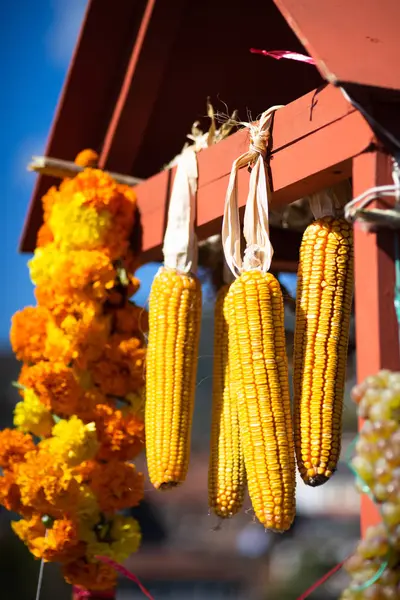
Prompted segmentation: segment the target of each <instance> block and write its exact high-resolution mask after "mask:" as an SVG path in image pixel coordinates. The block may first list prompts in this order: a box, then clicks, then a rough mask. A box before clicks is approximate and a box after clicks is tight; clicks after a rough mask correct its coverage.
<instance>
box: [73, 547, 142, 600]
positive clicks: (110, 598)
mask: <svg viewBox="0 0 400 600" xmlns="http://www.w3.org/2000/svg"><path fill="white" fill-rule="evenodd" d="M96 558H97V560H99V561H100V562H102V563H105V564H106V565H109V566H110V567H112V568H113V569H114V570H115V571H117V572H118V573H120V574H121V575H123V576H124V577H126V578H127V579H129V580H130V581H133V582H134V583H136V585H137V586H138V588H139V589H140V591H141V592H142V593H143V594H144V595H145V596H146V598H148V599H149V600H154V598H153V596H152V595H151V594H150V592H148V591H147V590H146V588H145V587H144V585H143V584H142V583H141V582H140V580H139V578H138V577H136V575H134V574H133V573H131V572H130V571H128V569H126V568H125V567H123V566H122V565H120V564H119V563H117V562H115V561H114V560H112V559H111V558H108V556H96ZM73 592H74V594H75V596H76V598H77V599H78V600H81V599H82V600H83V598H92V597H93V592H91V591H90V590H85V589H83V588H81V587H78V586H74V588H73ZM96 597H97V598H104V600H114V598H115V595H114V594H113V593H112V592H96Z"/></svg>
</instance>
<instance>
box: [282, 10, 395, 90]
mask: <svg viewBox="0 0 400 600" xmlns="http://www.w3.org/2000/svg"><path fill="white" fill-rule="evenodd" d="M274 2H275V4H276V5H277V7H278V8H279V10H280V11H281V13H282V14H283V16H284V17H285V19H286V21H287V22H288V24H289V25H290V27H291V28H292V29H293V31H294V32H295V33H296V35H297V36H298V38H299V39H300V40H301V42H302V43H303V44H304V47H305V48H306V49H307V50H308V53H309V54H310V55H311V56H313V58H314V59H315V60H316V63H317V67H318V69H319V70H320V72H321V74H322V76H323V77H324V78H325V79H326V80H327V81H329V82H331V83H337V82H340V83H358V84H362V85H370V86H376V87H382V88H391V89H397V90H399V89H400V70H399V68H398V56H399V30H398V24H399V22H400V2H399V1H398V0H334V1H332V0H328V1H325V2H321V0H301V1H299V0H274Z"/></svg>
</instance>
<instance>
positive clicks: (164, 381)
mask: <svg viewBox="0 0 400 600" xmlns="http://www.w3.org/2000/svg"><path fill="white" fill-rule="evenodd" d="M200 319H201V287H200V282H199V280H198V279H197V277H195V276H194V275H185V274H180V273H178V272H177V271H175V270H172V269H167V268H162V269H160V271H159V273H158V274H157V275H156V277H155V279H154V282H153V285H152V288H151V292H150V299H149V340H148V349H147V361H146V364H147V367H146V412H145V424H146V453H147V464H148V469H149V476H150V481H151V482H152V484H153V485H154V487H156V488H160V489H168V488H171V487H174V486H177V485H179V484H180V483H182V482H183V481H184V480H185V477H186V473H187V469H188V463H189V454H190V437H191V425H192V417H193V408H194V396H195V387H196V371H197V356H198V345H199V333H200Z"/></svg>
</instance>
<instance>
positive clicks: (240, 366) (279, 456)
mask: <svg viewBox="0 0 400 600" xmlns="http://www.w3.org/2000/svg"><path fill="white" fill-rule="evenodd" d="M229 304H230V306H229V309H230V310H229V345H230V349H231V351H232V378H233V382H234V386H235V391H236V397H237V402H238V411H239V424H240V435H241V439H242V443H243V452H244V460H245V466H246V473H247V482H248V487H249V494H250V498H251V502H252V505H253V509H254V512H255V515H256V517H257V518H258V520H259V521H260V522H261V523H262V524H263V525H264V526H265V527H267V528H269V529H273V530H275V531H285V530H287V529H289V527H290V526H291V524H292V522H293V519H294V516H295V487H296V476H295V475H296V473H295V459H294V447H293V430H292V421H291V411H290V397H289V375H288V364H287V356H286V342H285V330H284V312H283V298H282V292H281V289H280V285H279V283H278V281H277V280H276V279H275V277H274V276H273V275H271V274H270V273H262V272H261V271H257V270H253V271H248V272H245V273H243V274H242V275H241V276H240V277H239V278H238V279H237V280H236V281H235V282H234V283H233V284H232V285H231V287H230V291H229Z"/></svg>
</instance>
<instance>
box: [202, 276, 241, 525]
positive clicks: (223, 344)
mask: <svg viewBox="0 0 400 600" xmlns="http://www.w3.org/2000/svg"><path fill="white" fill-rule="evenodd" d="M228 291H229V285H225V286H224V287H223V288H221V289H220V291H219V292H218V296H217V300H216V303H215V311H214V368H213V397H212V421H211V449H210V450H211V451H210V463H209V470H208V504H209V506H210V508H211V509H212V511H213V512H214V513H215V514H216V515H217V516H218V517H222V518H227V517H233V515H234V514H236V513H237V512H239V510H240V509H241V508H242V505H243V500H244V494H245V490H246V471H245V467H244V458H243V450H242V445H241V440H240V431H239V416H238V409H237V403H236V396H235V392H234V389H233V385H232V381H231V378H230V374H229V348H228V320H229V309H228V301H227V294H228Z"/></svg>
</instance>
